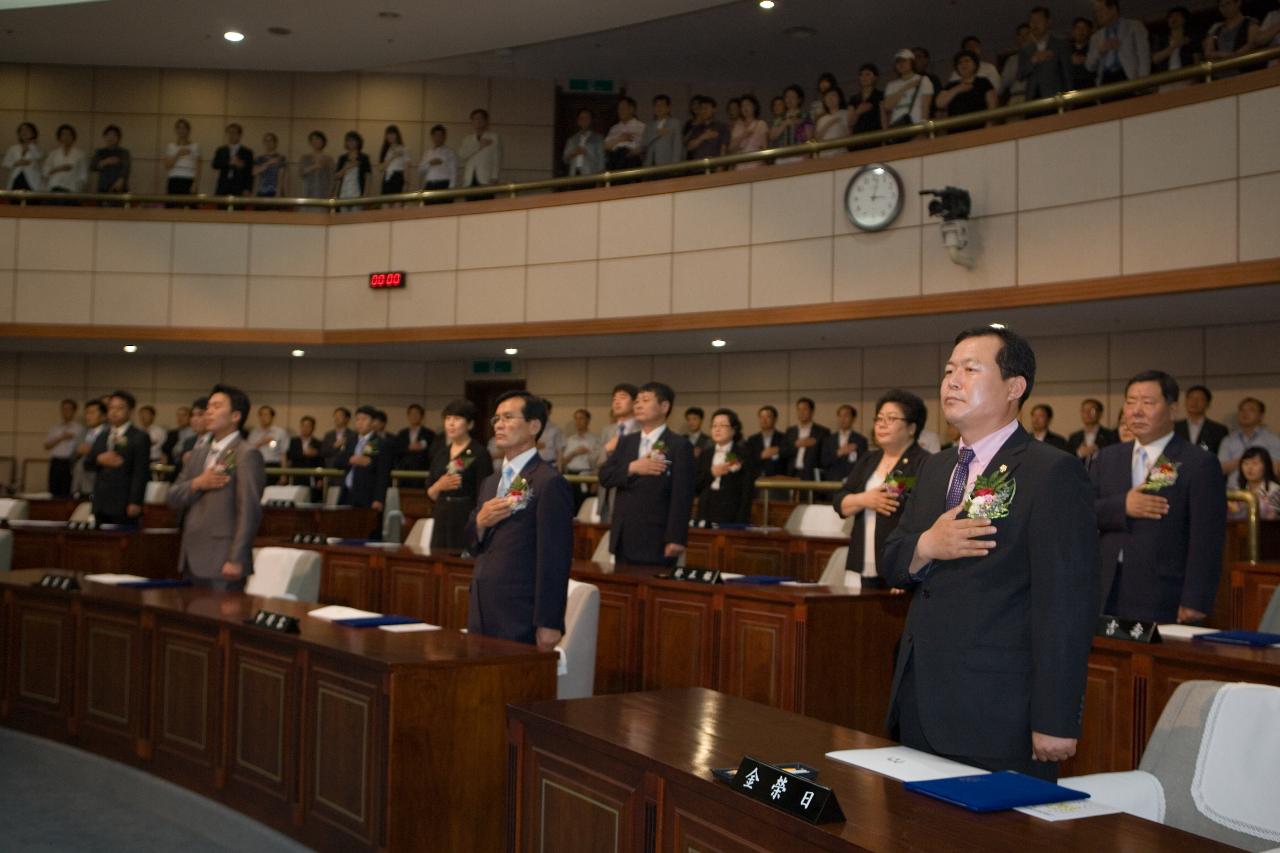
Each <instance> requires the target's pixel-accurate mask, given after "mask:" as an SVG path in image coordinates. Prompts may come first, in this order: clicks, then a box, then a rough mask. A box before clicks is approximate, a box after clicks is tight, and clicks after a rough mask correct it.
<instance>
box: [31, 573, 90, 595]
mask: <svg viewBox="0 0 1280 853" xmlns="http://www.w3.org/2000/svg"><path fill="white" fill-rule="evenodd" d="M36 586H42V587H45V588H46V589H60V590H62V591H63V592H75V591H76V590H78V589H79V588H80V584H79V583H77V582H76V579H75V578H74V577H72V576H71V575H45V576H44V577H42V578H40V580H39V581H38V582H37V583H36Z"/></svg>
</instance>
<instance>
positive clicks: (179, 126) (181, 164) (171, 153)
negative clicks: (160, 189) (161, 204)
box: [164, 118, 200, 195]
mask: <svg viewBox="0 0 1280 853" xmlns="http://www.w3.org/2000/svg"><path fill="white" fill-rule="evenodd" d="M164 167H165V169H166V170H167V174H166V178H167V180H166V181H165V190H164V191H165V192H166V193H168V194H169V195H190V194H191V193H192V191H193V190H194V188H195V186H196V183H197V182H198V181H199V179H200V146H199V145H197V144H196V143H194V142H192V141H191V122H189V121H187V120H186V119H185V118H180V119H178V120H177V121H175V122H174V123H173V142H170V143H169V144H168V145H166V146H165V149H164Z"/></svg>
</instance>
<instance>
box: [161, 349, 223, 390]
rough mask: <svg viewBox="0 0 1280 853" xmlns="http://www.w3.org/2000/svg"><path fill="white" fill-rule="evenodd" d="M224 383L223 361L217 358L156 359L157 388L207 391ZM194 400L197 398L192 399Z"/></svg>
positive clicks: (166, 356) (167, 357)
mask: <svg viewBox="0 0 1280 853" xmlns="http://www.w3.org/2000/svg"><path fill="white" fill-rule="evenodd" d="M221 381H222V361H221V360H220V359H216V358H194V357H192V358H179V357H174V356H168V355H165V356H160V357H159V358H157V359H156V387H157V388H169V389H191V388H203V389H205V391H207V390H208V389H210V388H212V387H213V386H214V385H216V384H217V383H219V382H221ZM192 399H193V400H194V399H195V397H192Z"/></svg>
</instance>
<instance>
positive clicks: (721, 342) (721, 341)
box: [711, 338, 726, 349]
mask: <svg viewBox="0 0 1280 853" xmlns="http://www.w3.org/2000/svg"><path fill="white" fill-rule="evenodd" d="M725 343H726V341H725V339H724V338H716V339H715V340H714V341H712V342H711V345H712V346H713V347H715V348H716V349H719V348H720V347H722V346H724V345H725Z"/></svg>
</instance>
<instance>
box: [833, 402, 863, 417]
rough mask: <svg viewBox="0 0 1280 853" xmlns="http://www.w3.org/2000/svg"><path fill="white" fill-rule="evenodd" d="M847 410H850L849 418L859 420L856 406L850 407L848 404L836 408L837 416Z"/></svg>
mask: <svg viewBox="0 0 1280 853" xmlns="http://www.w3.org/2000/svg"><path fill="white" fill-rule="evenodd" d="M845 409H848V410H849V417H851V418H857V417H858V410H857V408H855V407H854V406H851V405H849V404H848V403H841V404H840V405H839V406H836V414H837V415H838V414H840V413H841V412H843V411H844V410H845Z"/></svg>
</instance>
